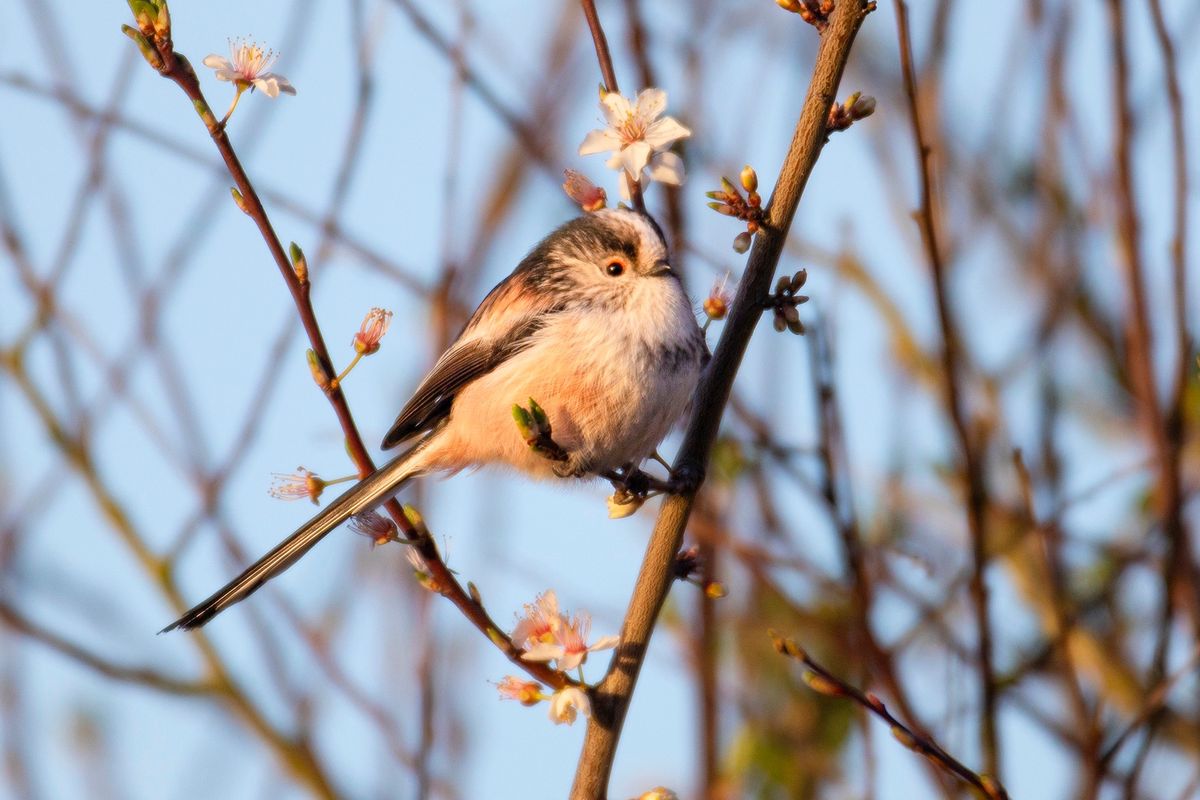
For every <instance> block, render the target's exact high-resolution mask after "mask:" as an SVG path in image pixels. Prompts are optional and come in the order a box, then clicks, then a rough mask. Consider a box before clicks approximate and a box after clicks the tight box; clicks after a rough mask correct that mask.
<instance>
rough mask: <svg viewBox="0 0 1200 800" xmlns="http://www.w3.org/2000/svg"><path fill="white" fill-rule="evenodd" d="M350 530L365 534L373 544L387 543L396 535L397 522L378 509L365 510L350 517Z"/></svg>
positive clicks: (361, 534) (360, 534)
mask: <svg viewBox="0 0 1200 800" xmlns="http://www.w3.org/2000/svg"><path fill="white" fill-rule="evenodd" d="M350 530H351V531H353V532H354V533H357V534H358V535H359V536H365V537H367V538H368V539H370V540H371V543H372V544H377V545H379V544H386V543H387V542H390V541H392V540H393V539H396V538H398V537H397V536H396V523H394V522H392V521H391V520H390V519H388V518H387V517H385V516H384V515H383V514H380V513H379V512H378V511H364V512H363V513H361V514H355V515H354V516H353V517H351V518H350Z"/></svg>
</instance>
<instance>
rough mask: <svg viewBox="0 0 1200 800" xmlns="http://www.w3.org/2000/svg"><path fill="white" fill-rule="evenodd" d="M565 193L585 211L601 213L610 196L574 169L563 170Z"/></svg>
mask: <svg viewBox="0 0 1200 800" xmlns="http://www.w3.org/2000/svg"><path fill="white" fill-rule="evenodd" d="M563 176H564V177H565V178H566V180H565V181H563V185H562V186H563V191H564V192H566V193H567V197H569V198H571V200H572V201H573V202H574V203H575V205H577V206H579V207H580V208H582V209H583V210H584V211H599V210H600V209H602V208H604V207H605V205H607V203H608V195H607V194H605V192H604V190H603V189H601V188H600V187H599V186H597V185H596V184H594V183H592V182H591V180H589V179H588V177H587V176H586V175H584V174H583V173H581V172H576V171H575V170H573V169H566V170H563Z"/></svg>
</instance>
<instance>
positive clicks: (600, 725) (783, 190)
mask: <svg viewBox="0 0 1200 800" xmlns="http://www.w3.org/2000/svg"><path fill="white" fill-rule="evenodd" d="M866 9H867V4H866V3H865V2H863V1H862V0H853V2H847V1H846V0H842V2H839V3H838V4H837V7H836V8H835V10H834V12H833V15H832V17H831V20H830V25H829V27H828V28H827V29H826V30H825V32H824V34H823V36H822V39H821V45H820V48H819V49H818V51H817V59H816V63H815V65H814V66H813V76H812V80H811V82H810V84H809V88H808V94H807V96H806V97H805V99H804V105H803V108H802V110H801V113H800V119H799V121H798V122H797V124H796V130H795V133H794V134H793V136H792V142H791V145H790V146H789V148H788V152H787V155H786V157H785V159H784V162H783V167H782V169H781V171H780V175H779V180H778V181H777V183H776V185H775V190H774V192H773V193H772V195H771V199H770V201H769V203H768V213H767V224H766V226H765V228H764V231H763V232H762V233H760V234H759V235H758V237H757V238H756V240H755V243H754V248H753V249H752V250H751V252H750V259H749V262H748V263H747V265H746V272H745V276H744V278H743V280H742V282H741V285H740V287H739V289H738V294H737V298H736V299H735V300H734V303H733V308H732V309H731V311H730V314H729V318H728V321H727V322H726V323H725V329H724V332H723V334H722V336H721V341H720V344H719V345H718V346H717V349H716V352H715V353H714V354H713V360H712V362H711V363H710V365H709V368H708V370H707V371H706V372H705V374H704V376H703V377H702V378H701V381H700V386H699V389H698V390H697V394H696V402H695V407H694V408H693V411H692V416H691V419H690V421H689V422H688V427H687V432H686V434H685V435H684V440H683V444H682V446H681V447H680V451H679V455H678V457H677V458H676V461H675V471H676V473H678V474H682V475H686V474H689V473H690V474H692V475H695V476H697V477H698V476H701V475H703V472H704V470H705V467H706V465H707V463H708V457H709V453H710V451H711V449H712V445H713V442H714V440H715V439H716V436H717V430H718V428H719V426H720V423H721V415H722V412H723V411H724V409H725V404H726V402H727V401H728V399H729V393H730V389H731V387H732V385H733V379H734V377H735V375H736V374H737V370H738V366H739V365H740V364H741V361H742V356H743V354H744V353H745V351H746V346H747V345H748V344H749V342H750V337H751V335H752V334H753V332H754V328H755V325H756V324H757V323H758V320H759V318H760V317H761V316H762V310H763V300H764V298H765V297H766V296H767V295H768V294H769V292H770V288H771V280H772V277H773V276H774V273H775V268H776V265H777V264H778V263H779V256H780V255H781V254H782V252H783V245H784V240H785V239H786V236H787V232H788V229H789V228H790V227H791V223H792V218H793V217H794V216H795V214H796V207H797V205H798V204H799V202H800V195H801V193H802V192H803V191H804V186H805V184H806V183H807V182H808V177H809V175H810V174H811V173H812V170H813V167H814V165H815V164H816V162H817V157H818V156H819V155H820V153H821V147H822V146H823V145H824V143H825V137H826V131H825V120H826V117H827V116H828V114H829V107H830V105H832V103H833V102H834V98H835V96H836V92H837V87H838V83H839V82H840V81H841V77H842V71H843V69H844V68H845V66H846V60H847V58H848V57H849V55H850V46H851V44H853V42H854V37H855V34H857V33H858V28H859V26H860V25H861V24H862V20H863V17H864V16H865V14H866ZM694 502H695V490H693V491H688V492H683V493H681V494H677V495H672V496H669V497H668V498H667V499H666V500H665V501H664V502H663V505H662V510H661V511H660V512H659V516H658V520H657V522H656V523H655V526H654V532H653V534H652V535H651V537H650V543H649V546H648V547H647V548H646V555H645V557H644V559H643V561H642V567H641V572H640V573H639V574H638V578H637V583H636V585H635V586H634V590H633V597H632V598H631V600H630V603H629V608H628V611H627V612H626V616H625V621H624V624H623V625H622V628H621V643H620V645H619V646H618V647H617V651H616V653H615V654H614V656H613V660H612V663H611V665H610V666H609V669H608V672H607V674H606V675H605V676H604V679H603V680H602V681H601V682H600V684H599V686H597V687H596V689H595V691H594V697H593V703H592V710H593V714H592V718H591V719H590V720H589V722H588V730H587V736H586V738H585V739H584V743H583V753H582V755H581V756H580V759H579V765H578V767H577V769H576V772H575V784H574V786H573V788H572V790H571V797H572V798H574V800H599V799H600V798H603V797H605V796H606V792H607V786H608V780H609V775H610V773H611V771H612V763H613V758H614V757H615V756H616V750H617V743H618V741H619V739H620V736H621V727H622V725H623V724H624V722H625V715H626V712H627V711H628V709H629V701H630V698H631V697H632V695H633V690H634V687H635V685H636V684H637V679H638V674H639V673H640V672H641V668H642V664H643V662H644V661H645V658H646V650H647V647H648V645H649V642H650V635H651V634H652V633H653V631H654V625H655V622H656V621H657V619H658V614H659V611H660V610H661V609H662V605H663V602H664V601H665V600H666V597H667V592H668V591H669V590H670V588H671V583H672V581H673V580H674V574H673V570H672V567H673V564H674V560H675V553H676V552H677V551H678V550H679V546H680V544H681V543H682V541H683V532H684V528H685V527H686V526H687V521H688V516H689V515H690V513H691V510H692V504H693V503H694Z"/></svg>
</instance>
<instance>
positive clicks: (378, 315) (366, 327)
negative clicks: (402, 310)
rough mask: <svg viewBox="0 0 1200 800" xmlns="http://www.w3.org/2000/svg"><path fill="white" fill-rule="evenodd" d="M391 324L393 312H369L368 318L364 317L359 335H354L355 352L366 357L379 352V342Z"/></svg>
mask: <svg viewBox="0 0 1200 800" xmlns="http://www.w3.org/2000/svg"><path fill="white" fill-rule="evenodd" d="M391 324H392V312H391V311H388V310H387V309H383V308H372V309H371V310H370V311H368V312H367V316H365V317H363V321H362V325H360V326H359V328H358V333H356V334H354V342H353V344H354V352H356V353H358V354H359V355H364V356H369V355H371V354H372V353H375V352H378V350H379V341H380V340H381V339H382V338H383V335H384V334H385V333H387V329H388V326H389V325H391Z"/></svg>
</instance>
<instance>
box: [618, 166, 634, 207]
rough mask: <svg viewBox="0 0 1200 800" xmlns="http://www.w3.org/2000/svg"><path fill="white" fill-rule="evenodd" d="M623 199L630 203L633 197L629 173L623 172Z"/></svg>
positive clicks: (621, 181) (621, 182)
mask: <svg viewBox="0 0 1200 800" xmlns="http://www.w3.org/2000/svg"><path fill="white" fill-rule="evenodd" d="M620 184H621V199H622V200H624V201H625V202H626V203H628V202H629V201H630V199H631V197H632V195H633V190H632V189H631V188H630V185H629V184H630V180H629V173H628V172H626V171H625V170H621V180H620Z"/></svg>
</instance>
